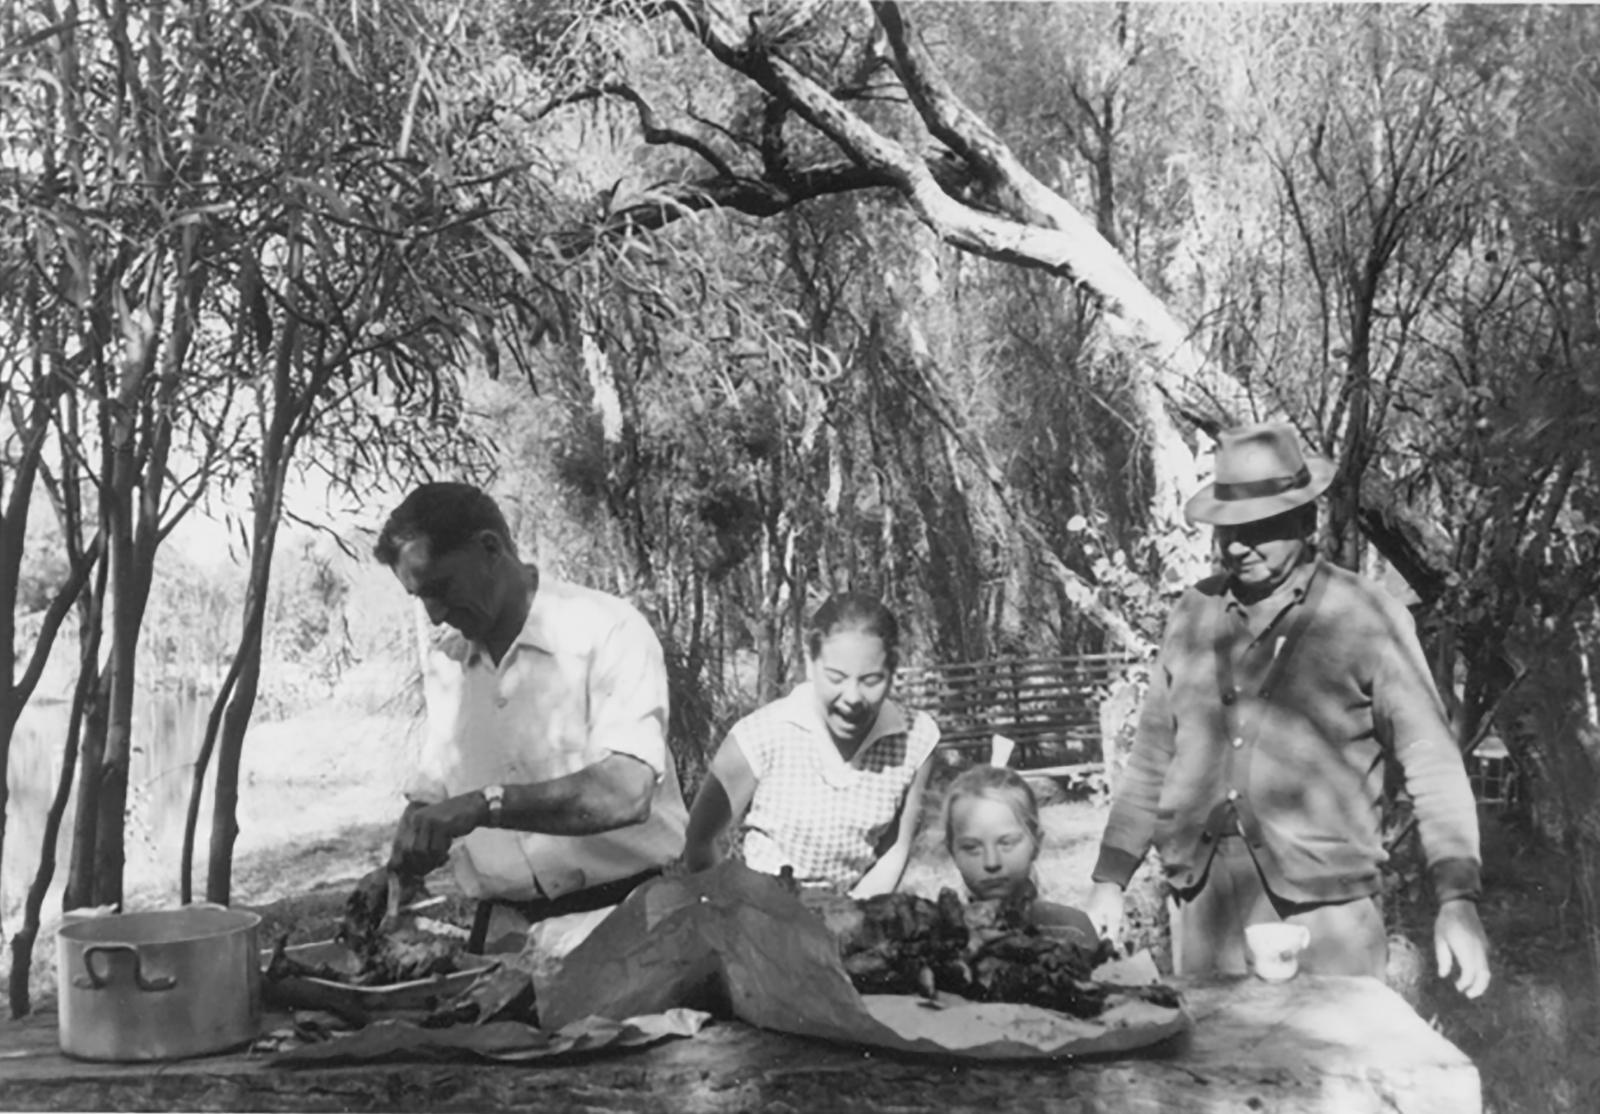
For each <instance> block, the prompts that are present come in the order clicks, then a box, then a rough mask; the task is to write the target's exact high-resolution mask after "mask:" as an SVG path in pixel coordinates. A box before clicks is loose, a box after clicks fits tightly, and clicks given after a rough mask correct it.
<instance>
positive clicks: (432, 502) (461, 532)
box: [372, 482, 517, 569]
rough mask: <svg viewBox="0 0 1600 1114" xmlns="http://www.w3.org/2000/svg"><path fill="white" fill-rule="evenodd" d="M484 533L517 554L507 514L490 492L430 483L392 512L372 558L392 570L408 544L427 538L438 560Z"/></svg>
mask: <svg viewBox="0 0 1600 1114" xmlns="http://www.w3.org/2000/svg"><path fill="white" fill-rule="evenodd" d="M483 530H491V531H493V532H494V533H495V534H496V535H497V536H498V537H499V538H500V540H501V541H503V542H505V545H506V549H507V550H508V551H510V552H511V553H513V554H514V553H516V551H517V547H516V543H514V542H513V541H512V540H511V529H510V527H508V526H507V525H506V519H505V515H503V514H501V513H500V507H499V505H498V504H497V503H496V502H495V501H494V499H493V498H491V497H490V495H489V494H488V492H486V491H483V490H482V489H480V488H478V487H474V486H473V485H472V484H468V483H453V482H442V483H426V484H423V485H422V486H421V487H418V488H417V489H416V490H415V491H413V492H412V493H411V494H410V495H407V496H406V497H405V499H404V501H402V502H401V504H400V505H399V506H398V507H396V508H395V509H394V510H393V511H392V512H391V513H390V515H389V519H388V521H387V522H385V523H384V524H383V529H382V530H380V531H379V532H378V540H377V543H376V544H375V545H373V547H372V555H373V556H374V557H376V558H377V559H378V560H379V561H381V562H383V563H384V564H385V565H387V566H389V568H391V569H392V568H394V563H395V562H396V561H397V560H399V559H400V547H401V546H402V545H404V544H405V543H406V542H409V541H413V540H415V539H417V538H427V539H428V549H429V552H430V553H432V554H433V555H434V556H436V557H437V556H439V555H441V554H444V553H449V552H450V551H451V550H454V549H459V548H460V547H461V546H463V545H465V544H467V542H469V541H471V540H472V539H473V538H474V537H476V536H477V535H478V533H479V532H480V531H483Z"/></svg>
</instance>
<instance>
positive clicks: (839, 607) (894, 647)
mask: <svg viewBox="0 0 1600 1114" xmlns="http://www.w3.org/2000/svg"><path fill="white" fill-rule="evenodd" d="M841 630H858V631H860V632H861V633H862V634H872V635H877V637H878V638H879V639H880V640H882V642H883V654H884V658H885V660H886V661H887V662H888V665H889V671H890V672H891V673H892V672H894V670H895V667H896V666H897V665H898V663H899V661H900V623H899V621H898V620H897V619H896V618H895V617H894V612H892V611H890V610H889V609H888V608H887V607H885V606H884V605H883V601H882V600H880V599H878V598H877V597H876V596H869V595H867V594H865V593H864V592H839V593H837V594H836V595H832V596H829V597H828V598H827V600H826V601H824V602H823V604H822V606H821V607H819V608H817V610H816V614H814V615H812V616H811V623H810V625H809V626H808V627H806V652H807V653H808V654H810V655H811V658H812V659H813V660H815V659H816V657H817V655H818V654H820V653H822V642H823V640H824V639H825V638H827V637H828V636H829V635H830V634H833V633H834V632H835V631H841Z"/></svg>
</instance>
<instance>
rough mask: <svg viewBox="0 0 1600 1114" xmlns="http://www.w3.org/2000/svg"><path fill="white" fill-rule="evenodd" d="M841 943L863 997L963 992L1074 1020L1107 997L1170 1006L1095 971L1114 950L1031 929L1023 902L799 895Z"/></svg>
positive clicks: (1149, 991)
mask: <svg viewBox="0 0 1600 1114" xmlns="http://www.w3.org/2000/svg"><path fill="white" fill-rule="evenodd" d="M804 900H805V903H806V905H807V907H808V908H810V909H811V910H812V911H813V912H814V913H816V914H817V915H818V916H819V917H821V919H822V921H823V923H824V924H826V925H827V926H828V928H829V930H830V931H831V932H832V933H833V934H834V936H835V937H836V938H837V939H838V941H839V954H840V957H841V959H842V960H843V961H844V968H845V971H846V972H847V973H848V974H849V976H850V980H851V982H852V983H854V984H855V987H856V989H857V990H859V991H861V992H862V993H864V994H921V995H923V996H924V997H929V998H931V997H933V996H934V995H935V993H936V992H937V991H945V992H947V993H951V994H959V995H961V996H962V997H963V998H968V999H971V1000H973V1001H979V1002H1019V1003H1024V1004H1027V1005H1035V1006H1042V1007H1045V1008H1047V1009H1053V1010H1059V1011H1061V1012H1063V1013H1070V1014H1073V1015H1074V1016H1077V1017H1085V1018H1091V1017H1096V1016H1098V1015H1099V1014H1100V1013H1101V1012H1102V1011H1103V1010H1104V1009H1105V1007H1106V1002H1107V999H1108V998H1109V996H1110V994H1111V992H1112V991H1113V990H1119V991H1122V992H1123V993H1125V994H1131V995H1134V996H1137V997H1140V998H1144V999H1145V1000H1147V1001H1151V1002H1155V1003H1157V1004H1161V1005H1169V1006H1172V1005H1176V1004H1177V995H1176V993H1175V992H1174V991H1172V990H1171V989H1170V988H1168V987H1163V986H1153V987H1113V986H1111V985H1108V984H1104V983H1098V982H1096V981H1095V980H1094V978H1093V976H1092V972H1093V971H1094V968H1095V967H1096V966H1098V965H1099V964H1100V963H1101V962H1102V961H1103V960H1104V959H1106V958H1108V954H1109V948H1110V945H1109V944H1107V943H1104V942H1102V943H1101V944H1100V945H1099V946H1098V947H1097V948H1095V949H1093V950H1091V949H1087V948H1083V947H1079V946H1078V945H1076V944H1073V943H1071V942H1068V941H1066V940H1062V939H1058V938H1056V937H1053V936H1050V935H1047V934H1045V933H1043V932H1041V931H1040V930H1039V929H1038V928H1037V927H1035V926H1034V925H1033V924H1031V923H1030V921H1029V917H1028V903H1027V902H1026V901H1014V902H998V901H981V902H973V903H971V904H964V903H963V902H962V901H961V899H960V898H959V897H958V896H957V895H956V893H955V892H954V891H953V890H949V889H946V890H944V891H942V892H941V893H940V894H939V899H938V901H929V900H927V899H926V898H921V897H916V896H914V895H912V894H886V895H883V896H881V897H874V898H869V899H867V900H866V901H853V900H851V899H849V898H846V897H838V896H835V895H812V894H807V895H805V896H804Z"/></svg>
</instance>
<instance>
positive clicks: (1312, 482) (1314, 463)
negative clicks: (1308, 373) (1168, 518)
mask: <svg viewBox="0 0 1600 1114" xmlns="http://www.w3.org/2000/svg"><path fill="white" fill-rule="evenodd" d="M1216 460H1217V467H1216V479H1215V480H1214V481H1213V482H1212V483H1208V484H1206V486H1205V487H1203V488H1201V489H1200V490H1199V492H1197V493H1196V494H1195V496H1194V498H1192V499H1190V500H1189V502H1188V504H1187V505H1186V506H1185V507H1184V508H1183V514H1184V517H1185V518H1187V519H1188V520H1189V521H1190V522H1191V523H1195V522H1207V523H1210V524H1211V525H1213V526H1238V525H1240V524H1242V523H1245V522H1259V521H1260V520H1261V519H1263V518H1271V517H1272V516H1273V515H1278V514H1282V513H1284V512H1285V511H1292V510H1294V509H1295V508H1296V507H1302V506H1304V505H1305V504H1307V503H1309V502H1311V501H1312V500H1313V499H1315V498H1316V497H1317V496H1319V495H1321V494H1322V493H1323V492H1324V491H1326V490H1327V489H1328V485H1329V484H1330V483H1332V482H1333V473H1334V466H1333V464H1332V462H1331V461H1327V460H1324V459H1323V458H1321V457H1319V456H1309V457H1308V456H1305V455H1303V454H1302V453H1301V452H1300V438H1299V436H1298V435H1296V433H1295V431H1294V427H1293V426H1291V425H1289V424H1288V423H1286V422H1262V423H1260V424H1258V425H1246V426H1239V427H1237V428H1235V429H1225V430H1223V431H1222V432H1221V433H1219V434H1218V435H1217V458H1216Z"/></svg>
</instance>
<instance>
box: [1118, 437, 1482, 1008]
mask: <svg viewBox="0 0 1600 1114" xmlns="http://www.w3.org/2000/svg"><path fill="white" fill-rule="evenodd" d="M1333 473H1334V467H1333V465H1332V464H1331V463H1329V462H1328V461H1326V460H1322V459H1319V458H1317V457H1309V458H1308V457H1307V456H1306V455H1304V454H1303V453H1302V452H1301V449H1300V443H1299V439H1298V437H1297V436H1296V435H1295V432H1294V430H1293V428H1292V427H1290V426H1288V425H1284V424H1279V423H1265V424H1260V425H1251V426H1244V427H1241V428H1237V429H1231V430H1226V431H1224V432H1223V433H1222V434H1221V435H1220V437H1219V439H1218V444H1217V454H1216V472H1215V480H1214V482H1213V483H1211V484H1208V485H1207V486H1206V487H1205V488H1204V489H1202V490H1201V491H1200V492H1199V493H1198V494H1196V495H1195V496H1194V498H1192V499H1191V500H1190V501H1189V504H1188V506H1187V507H1186V508H1185V514H1186V515H1187V517H1188V519H1189V521H1190V522H1203V523H1208V524H1210V525H1212V526H1213V527H1215V530H1216V541H1217V548H1218V551H1219V556H1220V559H1221V563H1222V570H1223V571H1222V574H1221V575H1219V576H1214V577H1211V578H1208V579H1206V580H1204V581H1201V582H1200V583H1199V584H1197V585H1195V586H1194V587H1193V588H1191V589H1190V590H1189V591H1188V592H1186V593H1185V594H1184V596H1183V598H1182V599H1180V600H1179V601H1178V603H1177V605H1176V606H1175V607H1174V608H1173V612H1172V614H1171V616H1170V617H1169V619H1168V622H1167V629H1166V632H1165V635H1164V636H1163V638H1162V644H1161V650H1160V654H1159V656H1158V658H1157V660H1156V662H1155V664H1154V666H1153V668H1152V670H1151V678H1150V691H1149V694H1148V695H1147V697H1146V699H1145V704H1144V707H1143V709H1142V711H1141V713H1140V718H1139V725H1138V734H1137V737H1136V739H1135V742H1134V745H1133V751H1132V754H1131V755H1130V757H1129V761H1128V767H1127V770H1126V772H1125V773H1124V775H1123V778H1122V781H1121V783H1120V785H1119V786H1118V789H1117V794H1116V799H1115V801H1114V803H1113V805H1112V809H1111V816H1110V819H1109V820H1108V821H1107V823H1106V830H1105V835H1104V837H1103V838H1102V840H1101V845H1100V856H1099V861H1098V862H1097V864H1096V866H1095V870H1094V881H1095V887H1094V891H1093V893H1092V895H1091V897H1090V899H1089V902H1088V910H1087V911H1088V913H1089V915H1090V918H1091V919H1092V920H1094V922H1095V924H1096V926H1097V927H1098V928H1099V929H1100V931H1101V932H1102V934H1103V935H1105V936H1107V937H1110V938H1112V939H1115V938H1116V936H1117V935H1118V933H1119V932H1120V930H1121V924H1122V903H1123V890H1124V888H1125V887H1126V886H1127V884H1128V880H1129V879H1130V878H1131V877H1132V875H1133V873H1134V871H1135V869H1137V867H1138V865H1139V863H1140V862H1141V860H1142V859H1143V858H1144V856H1145V853H1146V852H1147V851H1148V850H1149V849H1150V848H1151V847H1152V846H1154V847H1155V848H1157V849H1158V851H1159V852H1160V855H1161V864H1162V869H1163V871H1164V873H1165V876H1166V881H1167V883H1168V885H1169V887H1170V889H1171V892H1172V896H1173V898H1174V904H1173V927H1172V944H1173V965H1174V968H1175V970H1176V972H1177V973H1178V974H1183V975H1203V974H1207V973H1213V972H1215V973H1223V974H1242V973H1244V971H1245V969H1246V967H1245V954H1244V930H1245V928H1246V927H1247V926H1249V925H1252V924H1259V923H1271V922H1277V921H1287V922H1290V923H1293V924H1300V925H1304V926H1305V927H1307V928H1308V929H1309V930H1310V934H1311V942H1310V944H1309V946H1308V947H1307V949H1306V951H1305V952H1304V954H1303V955H1302V956H1301V961H1300V962H1301V969H1302V970H1306V971H1309V972H1312V973H1316V974H1360V975H1374V976H1377V977H1379V978H1381V977H1383V974H1384V969H1385V965H1386V960H1387V952H1388V944H1387V936H1386V934H1385V932H1384V926H1383V916H1382V911H1381V909H1380V907H1379V904H1378V896H1379V892H1380V880H1381V879H1380V867H1381V865H1382V863H1383V862H1384V859H1385V852H1384V846H1383V834H1382V831H1381V827H1380V824H1381V818H1380V815H1379V804H1380V801H1381V799H1382V796H1383V782H1384V771H1385V768H1386V767H1387V766H1388V764H1389V763H1390V762H1395V763H1398V765H1399V767H1400V769H1402V770H1403V771H1404V773H1405V784H1406V789H1407V790H1408V792H1409V793H1410V795H1411V798H1412V801H1413V803H1414V806H1415V811H1416V816H1417V820H1418V825H1419V829H1420V832H1421V836H1422V843H1423V849H1424V851H1425V853H1426V855H1427V859H1428V874H1429V878H1430V880H1431V882H1432V884H1433V887H1434V891H1435V893H1436V895H1437V897H1438V900H1439V914H1438V917H1437V920H1436V921H1435V925H1434V946H1435V952H1436V957H1437V960H1438V966H1439V974H1440V977H1446V976H1448V975H1449V973H1450V970H1451V968H1452V965H1453V966H1454V967H1455V969H1456V978H1455V984H1456V986H1457V987H1458V988H1459V989H1460V990H1461V991H1462V993H1464V994H1466V995H1467V996H1469V997H1476V996H1478V995H1479V994H1482V993H1483V991H1484V990H1485V989H1486V988H1487V987H1488V984H1489V963H1488V946H1487V941H1486V940H1485V938H1484V934H1483V927H1482V925H1481V923H1480V922H1479V920H1478V912H1477V904H1476V899H1477V897H1478V893H1479V858H1478V823H1477V809H1476V805H1475V803H1474V801H1473V797H1472V791H1471V788H1470V786H1469V784H1468V781H1467V776H1466V769H1465V766H1464V764H1463V763H1462V760H1461V754H1460V752H1459V750H1458V749H1457V747H1456V744H1455V740H1454V737H1453V735H1452V733H1451V730H1450V726H1449V723H1448V722H1447V720H1446V718H1445V712H1444V708H1443V705H1442V704H1441V702H1440V700H1439V695H1438V691H1437V690H1436V689H1435V687H1434V684H1433V679H1432V676H1431V675H1430V673H1429V671H1428V666H1427V662H1426V660H1425V658H1424V656H1423V653H1422V647H1421V645H1420V644H1419V642H1418V641H1417V635H1416V629H1415V625H1414V624H1413V622H1412V620H1411V616H1410V614H1409V613H1408V612H1407V611H1406V610H1405V608H1404V607H1403V606H1401V605H1400V603H1399V602H1398V601H1397V600H1395V599H1393V598H1392V597H1390V596H1389V595H1388V594H1387V593H1385V592H1384V591H1383V590H1382V589H1380V588H1378V587H1377V586H1376V585H1374V584H1372V583H1370V582H1369V581H1367V580H1365V579H1363V578H1362V577H1360V576H1358V575H1356V574H1355V573H1351V572H1348V571H1346V570H1344V569H1341V568H1337V567H1336V566H1334V565H1332V564H1329V563H1328V562H1326V561H1324V560H1322V559H1320V558H1319V557H1318V556H1317V553H1316V549H1315V547H1314V544H1313V540H1312V539H1313V538H1314V537H1315V535H1316V526H1317V517H1316V514H1317V512H1316V500H1317V497H1318V496H1320V495H1321V494H1322V493H1323V492H1324V491H1325V490H1326V489H1327V487H1328V485H1329V484H1330V483H1331V482H1332V480H1333Z"/></svg>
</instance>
